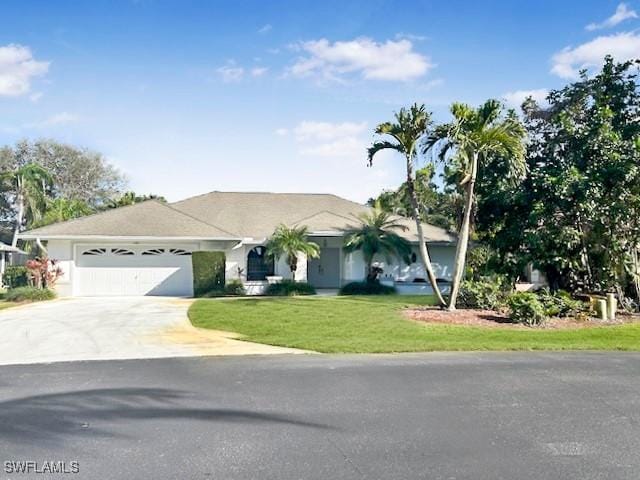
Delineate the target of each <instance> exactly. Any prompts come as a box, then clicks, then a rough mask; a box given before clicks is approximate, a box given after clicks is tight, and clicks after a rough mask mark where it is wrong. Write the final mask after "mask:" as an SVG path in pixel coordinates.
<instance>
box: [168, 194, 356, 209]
mask: <svg viewBox="0 0 640 480" xmlns="http://www.w3.org/2000/svg"><path fill="white" fill-rule="evenodd" d="M214 193H222V194H229V193H230V194H242V195H309V196H311V195H315V196H322V197H334V198H337V199H339V200H343V201H345V202H349V203H353V204H355V205H359V206H361V207H362V206H366V205H364V204H362V203H358V202H354V201H353V200H349V199H348V198H344V197H341V196H339V195H336V194H335V193H321V192H266V191H257V190H252V191H239V190H232V191H222V190H211V191H210V192H204V193H199V194H198V195H193V196H192V197H187V198H183V199H182V200H178V201H176V202H171V203H170V204H171V205H175V204H176V203H182V202H186V201H187V200H193V199H195V198H199V197H205V196H207V195H212V194H214Z"/></svg>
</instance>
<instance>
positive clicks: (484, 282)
mask: <svg viewBox="0 0 640 480" xmlns="http://www.w3.org/2000/svg"><path fill="white" fill-rule="evenodd" d="M510 291H511V285H510V284H509V283H508V282H507V280H506V279H505V278H504V277H501V276H498V275H496V276H492V277H481V278H479V279H478V280H465V281H464V282H462V286H461V288H460V297H459V300H458V304H459V305H460V306H462V307H467V308H481V309H483V310H499V309H501V308H502V307H504V306H505V302H506V300H507V297H508V296H509V293H510Z"/></svg>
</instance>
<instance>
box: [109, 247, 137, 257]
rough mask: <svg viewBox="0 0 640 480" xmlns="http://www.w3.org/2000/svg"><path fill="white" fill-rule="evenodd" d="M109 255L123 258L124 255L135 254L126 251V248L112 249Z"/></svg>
mask: <svg viewBox="0 0 640 480" xmlns="http://www.w3.org/2000/svg"><path fill="white" fill-rule="evenodd" d="M111 253H112V254H114V255H118V256H124V255H135V253H133V251H131V250H129V249H127V248H112V249H111Z"/></svg>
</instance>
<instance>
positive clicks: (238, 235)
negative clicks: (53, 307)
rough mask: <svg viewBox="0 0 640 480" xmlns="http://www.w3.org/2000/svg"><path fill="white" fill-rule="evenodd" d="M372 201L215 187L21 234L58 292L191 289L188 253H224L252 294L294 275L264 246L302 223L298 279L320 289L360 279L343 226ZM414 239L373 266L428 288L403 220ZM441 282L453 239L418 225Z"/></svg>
mask: <svg viewBox="0 0 640 480" xmlns="http://www.w3.org/2000/svg"><path fill="white" fill-rule="evenodd" d="M368 209H369V207H367V206H364V205H361V204H358V203H355V202H351V201H349V200H346V199H344V198H340V197H337V196H335V195H326V194H293V193H257V192H256V193H253V192H251V193H248V192H211V193H207V194H204V195H198V196H195V197H191V198H187V199H186V200H182V201H179V202H175V203H162V202H159V201H155V200H149V201H146V202H142V203H138V204H135V205H131V206H127V207H122V208H117V209H113V210H107V211H104V212H101V213H97V214H95V215H91V216H87V217H82V218H79V219H75V220H69V221H66V222H62V223H57V224H53V225H48V226H45V227H41V228H36V229H34V230H30V231H26V232H24V233H22V234H21V235H20V238H21V239H23V240H40V241H41V242H42V243H43V244H44V245H46V248H47V251H48V255H49V257H50V258H52V259H56V260H58V262H59V265H60V267H61V268H62V270H63V275H62V277H61V278H60V279H59V280H58V283H57V286H56V288H57V289H58V293H59V294H60V295H63V296H103V295H179V296H191V295H192V293H193V281H192V267H191V256H190V255H191V253H192V252H194V251H201V250H211V251H223V252H224V253H225V254H226V272H225V273H226V279H227V281H229V280H231V279H240V280H242V282H243V283H244V285H245V287H246V288H247V291H248V292H249V293H260V292H261V291H263V289H264V288H265V285H266V284H267V277H268V276H272V275H276V276H282V277H284V278H290V277H291V273H290V271H289V268H288V267H287V265H286V263H285V259H280V260H279V261H277V262H273V261H270V260H269V259H268V257H267V256H266V255H265V253H266V252H265V247H264V245H265V243H266V241H267V239H268V238H269V237H270V236H271V235H272V233H273V232H274V230H275V228H276V226H277V225H278V224H281V223H283V224H286V225H288V226H301V225H306V226H307V227H308V230H309V232H310V239H311V240H313V241H315V242H316V243H318V245H320V248H321V254H320V258H318V259H310V260H307V259H306V258H300V259H299V263H298V265H299V267H298V271H297V272H296V280H299V281H308V282H309V283H310V284H311V285H313V286H315V287H316V288H327V289H335V288H339V287H340V286H341V285H344V284H345V283H348V282H351V281H355V280H363V279H364V278H365V264H364V262H363V259H362V254H361V253H360V252H355V253H352V254H346V253H345V252H344V251H343V249H342V247H343V242H344V236H345V235H346V231H347V230H349V229H351V228H354V227H356V226H357V225H359V222H358V219H357V218H356V216H357V215H358V214H359V213H361V212H365V211H367V210H368ZM399 221H400V222H401V223H403V224H404V225H406V227H407V230H406V231H398V233H399V234H401V235H403V236H404V237H406V238H407V239H408V240H409V241H410V242H412V243H413V244H414V245H415V247H414V254H413V255H412V263H411V264H410V265H406V264H405V263H404V262H402V261H401V260H395V261H394V262H392V263H391V264H386V262H385V259H384V258H380V259H377V260H379V262H378V264H379V265H380V266H381V267H382V268H383V269H384V273H383V275H382V277H383V278H384V279H387V280H389V281H395V282H399V283H398V285H401V286H407V287H409V286H413V287H415V288H417V289H418V290H422V291H425V289H428V284H427V283H425V279H426V275H425V273H424V271H423V268H422V266H421V262H420V260H419V259H420V256H419V252H418V238H417V235H416V226H415V223H414V222H413V221H412V220H410V219H408V218H402V217H399ZM424 232H425V236H426V241H427V244H428V245H429V250H430V253H431V256H432V261H433V265H434V269H435V271H436V275H437V277H438V278H441V279H443V281H446V280H448V279H450V278H451V274H452V265H453V258H454V251H455V241H456V238H455V236H454V235H452V234H450V233H448V232H447V231H445V230H443V229H442V228H439V227H435V226H433V225H427V224H425V225H424Z"/></svg>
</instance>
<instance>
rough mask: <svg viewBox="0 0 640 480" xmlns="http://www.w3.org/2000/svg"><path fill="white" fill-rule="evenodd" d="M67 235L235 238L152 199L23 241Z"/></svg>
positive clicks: (71, 222)
mask: <svg viewBox="0 0 640 480" xmlns="http://www.w3.org/2000/svg"><path fill="white" fill-rule="evenodd" d="M63 236H70V237H71V236H114V237H188V238H234V235H233V234H232V233H231V232H228V231H225V230H223V229H221V228H218V227H215V226H213V225H209V224H208V223H205V222H203V221H201V220H198V219H197V218H193V217H191V216H190V215H188V214H186V213H184V212H180V211H178V210H176V209H175V208H172V207H171V206H170V205H165V204H164V203H161V202H158V201H156V200H148V201H146V202H142V203H136V204H135V205H130V206H127V207H120V208H115V209H113V210H106V211H104V212H101V213H97V214H95V215H90V216H88V217H82V218H77V219H75V220H69V221H67V222H62V223H55V224H53V225H47V226H46V227H41V228H36V229H34V230H30V231H27V232H24V233H23V234H22V235H21V237H22V238H30V237H41V238H47V237H63Z"/></svg>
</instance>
